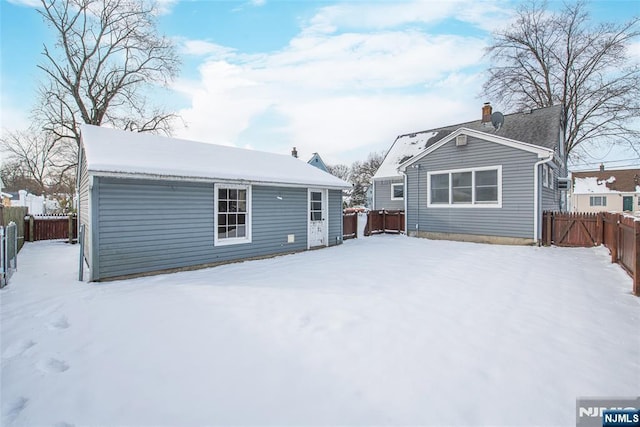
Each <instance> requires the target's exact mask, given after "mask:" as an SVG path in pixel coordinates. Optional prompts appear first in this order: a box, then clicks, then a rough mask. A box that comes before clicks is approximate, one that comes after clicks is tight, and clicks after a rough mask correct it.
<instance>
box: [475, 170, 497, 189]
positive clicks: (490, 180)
mask: <svg viewBox="0 0 640 427" xmlns="http://www.w3.org/2000/svg"><path fill="white" fill-rule="evenodd" d="M483 185H498V171H497V170H490V171H476V186H483Z"/></svg>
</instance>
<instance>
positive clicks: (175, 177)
mask: <svg viewBox="0 0 640 427" xmlns="http://www.w3.org/2000/svg"><path fill="white" fill-rule="evenodd" d="M89 176H90V177H93V176H98V177H107V178H131V179H147V180H157V181H185V182H211V183H216V184H219V183H225V184H246V185H263V186H272V187H293V188H309V187H315V188H326V189H329V190H349V189H351V188H352V186H346V185H327V184H323V183H320V182H309V183H287V182H271V181H256V180H245V179H229V178H215V177H190V176H180V175H159V174H148V173H140V172H111V171H95V170H93V171H89Z"/></svg>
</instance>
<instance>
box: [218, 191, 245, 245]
mask: <svg viewBox="0 0 640 427" xmlns="http://www.w3.org/2000/svg"><path fill="white" fill-rule="evenodd" d="M214 192H215V200H214V204H215V211H216V212H215V220H214V221H215V224H214V227H215V230H214V244H215V245H217V246H218V245H233V244H238V243H249V242H251V187H250V186H248V185H232V184H216V185H215V186H214Z"/></svg>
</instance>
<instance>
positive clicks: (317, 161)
mask: <svg viewBox="0 0 640 427" xmlns="http://www.w3.org/2000/svg"><path fill="white" fill-rule="evenodd" d="M307 163H309V164H310V165H311V166H315V167H317V168H318V169H320V170H321V171H324V172H329V169H328V168H327V165H326V164H325V163H324V161H323V160H322V157H320V154H318V153H313V156H312V157H311V158H310V159H309V161H308V162H307Z"/></svg>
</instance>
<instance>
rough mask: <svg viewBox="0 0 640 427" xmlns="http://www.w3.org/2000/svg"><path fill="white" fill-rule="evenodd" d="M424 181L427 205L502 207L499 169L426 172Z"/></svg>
mask: <svg viewBox="0 0 640 427" xmlns="http://www.w3.org/2000/svg"><path fill="white" fill-rule="evenodd" d="M427 180H428V188H429V198H428V200H427V206H430V207H445V206H451V207H465V206H474V207H501V206H502V167H501V166H493V167H486V168H473V169H456V170H450V171H438V172H429V173H428V174H427Z"/></svg>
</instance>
